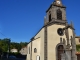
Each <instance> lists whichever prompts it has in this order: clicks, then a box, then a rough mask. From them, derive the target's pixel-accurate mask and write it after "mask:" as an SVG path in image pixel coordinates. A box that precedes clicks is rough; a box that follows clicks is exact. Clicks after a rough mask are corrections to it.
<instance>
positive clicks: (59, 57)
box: [57, 45, 64, 60]
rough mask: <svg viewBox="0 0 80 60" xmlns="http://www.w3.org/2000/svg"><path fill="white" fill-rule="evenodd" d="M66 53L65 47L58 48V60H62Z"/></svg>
mask: <svg viewBox="0 0 80 60" xmlns="http://www.w3.org/2000/svg"><path fill="white" fill-rule="evenodd" d="M62 53H64V47H63V45H59V46H58V47H57V60H61V54H62Z"/></svg>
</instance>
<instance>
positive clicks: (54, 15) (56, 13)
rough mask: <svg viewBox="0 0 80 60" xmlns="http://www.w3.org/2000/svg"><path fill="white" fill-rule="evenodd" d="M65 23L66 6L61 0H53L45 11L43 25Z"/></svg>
mask: <svg viewBox="0 0 80 60" xmlns="http://www.w3.org/2000/svg"><path fill="white" fill-rule="evenodd" d="M51 22H53V23H55V24H56V23H57V24H65V23H67V21H66V7H65V6H64V5H63V4H62V1H61V0H55V1H54V2H52V4H51V5H50V7H49V8H48V9H47V11H46V17H45V25H46V24H49V23H51Z"/></svg>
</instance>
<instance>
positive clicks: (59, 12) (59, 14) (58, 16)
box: [57, 9, 62, 20]
mask: <svg viewBox="0 0 80 60" xmlns="http://www.w3.org/2000/svg"><path fill="white" fill-rule="evenodd" d="M57 19H58V20H62V11H61V10H60V9H58V10H57Z"/></svg>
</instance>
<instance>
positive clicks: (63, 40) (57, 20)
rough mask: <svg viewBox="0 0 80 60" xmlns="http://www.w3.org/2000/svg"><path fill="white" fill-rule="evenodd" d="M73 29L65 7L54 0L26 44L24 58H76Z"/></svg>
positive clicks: (39, 59) (72, 59)
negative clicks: (42, 22)
mask: <svg viewBox="0 0 80 60" xmlns="http://www.w3.org/2000/svg"><path fill="white" fill-rule="evenodd" d="M74 30H75V29H74V27H73V24H72V22H71V24H68V21H67V19H66V7H65V6H64V5H63V4H62V1H61V0H55V1H54V2H53V3H52V4H51V5H50V7H49V8H48V9H47V11H46V16H45V18H44V26H43V27H42V28H41V29H40V30H39V32H38V33H37V34H36V35H35V36H34V37H33V38H31V40H30V42H29V44H28V45H27V48H28V49H27V58H26V60H77V56H76V40H75V32H74ZM76 39H77V41H78V38H77V37H76Z"/></svg>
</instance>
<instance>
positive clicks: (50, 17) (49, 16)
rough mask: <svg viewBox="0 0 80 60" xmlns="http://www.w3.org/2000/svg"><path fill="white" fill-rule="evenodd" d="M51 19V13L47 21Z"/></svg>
mask: <svg viewBox="0 0 80 60" xmlns="http://www.w3.org/2000/svg"><path fill="white" fill-rule="evenodd" d="M50 21H51V14H50V15H49V22H50Z"/></svg>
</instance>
